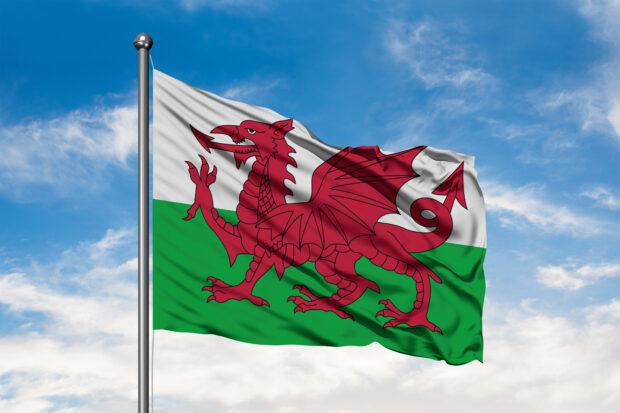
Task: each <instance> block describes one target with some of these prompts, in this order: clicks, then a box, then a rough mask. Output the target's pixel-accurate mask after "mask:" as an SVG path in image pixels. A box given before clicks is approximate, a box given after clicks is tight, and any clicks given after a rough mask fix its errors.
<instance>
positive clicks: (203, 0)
mask: <svg viewBox="0 0 620 413" xmlns="http://www.w3.org/2000/svg"><path fill="white" fill-rule="evenodd" d="M179 4H180V5H181V7H182V8H184V9H185V10H187V11H196V10H198V9H201V8H202V7H211V8H214V9H234V8H238V7H246V8H247V7H251V8H252V10H255V9H257V8H264V7H265V4H264V1H262V0H179Z"/></svg>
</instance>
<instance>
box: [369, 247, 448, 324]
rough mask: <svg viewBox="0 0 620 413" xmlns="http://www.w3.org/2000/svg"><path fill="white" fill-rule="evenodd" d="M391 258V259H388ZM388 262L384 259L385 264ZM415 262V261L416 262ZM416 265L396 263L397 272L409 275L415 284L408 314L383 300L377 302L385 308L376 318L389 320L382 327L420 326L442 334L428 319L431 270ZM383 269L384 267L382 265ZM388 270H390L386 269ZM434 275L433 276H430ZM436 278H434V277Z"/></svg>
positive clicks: (422, 265) (389, 264) (421, 265)
mask: <svg viewBox="0 0 620 413" xmlns="http://www.w3.org/2000/svg"><path fill="white" fill-rule="evenodd" d="M388 258H391V257H388ZM414 259H415V258H414ZM387 261H388V260H387V259H386V262H387ZM416 261H417V260H416ZM418 263H419V264H418V265H416V266H415V267H412V266H410V265H408V264H405V263H403V262H398V263H396V266H397V267H398V268H397V272H401V271H400V270H402V271H403V272H404V273H406V274H407V275H410V276H411V277H412V278H413V280H414V281H415V283H416V299H415V301H414V303H413V308H412V309H411V311H409V312H404V311H402V310H399V309H398V308H397V307H396V306H395V305H394V304H393V303H392V301H391V300H389V299H383V300H381V301H379V304H383V305H384V306H385V309H384V310H381V311H379V312H378V313H377V316H383V317H386V318H391V320H389V321H387V322H386V323H385V324H384V325H383V327H384V328H387V327H395V326H397V325H399V324H406V325H408V326H410V327H416V326H422V327H426V328H428V329H429V330H431V331H434V332H438V333H441V334H443V333H442V331H441V329H440V328H439V327H438V326H436V325H435V324H433V323H431V322H430V321H429V320H428V318H427V314H428V306H429V303H430V299H431V285H430V278H431V274H432V272H431V270H430V269H428V268H427V267H426V266H425V265H424V264H422V263H421V262H419V261H418ZM382 266H383V268H386V267H385V263H384V265H382ZM391 266H392V264H391V263H388V267H391ZM386 269H390V268H386ZM432 275H434V274H432ZM435 277H436V276H435Z"/></svg>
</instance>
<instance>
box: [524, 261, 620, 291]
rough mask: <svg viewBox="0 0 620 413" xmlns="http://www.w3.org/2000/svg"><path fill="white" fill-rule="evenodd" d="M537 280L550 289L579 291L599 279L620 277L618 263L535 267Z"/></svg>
mask: <svg viewBox="0 0 620 413" xmlns="http://www.w3.org/2000/svg"><path fill="white" fill-rule="evenodd" d="M537 271H538V274H537V277H536V278H537V280H538V282H539V283H541V284H543V285H546V286H547V287H550V288H556V289H560V290H569V291H574V290H579V289H581V288H583V287H585V286H586V285H590V284H592V283H594V282H595V281H596V280H598V279H600V278H613V277H620V263H602V264H585V265H582V266H580V267H577V266H576V265H574V264H571V265H564V266H560V265H546V266H540V267H537Z"/></svg>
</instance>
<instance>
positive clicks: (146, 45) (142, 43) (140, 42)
mask: <svg viewBox="0 0 620 413" xmlns="http://www.w3.org/2000/svg"><path fill="white" fill-rule="evenodd" d="M133 45H134V47H135V48H136V49H137V50H140V49H146V50H150V49H151V47H153V39H151V36H149V35H148V34H146V33H140V34H139V35H137V36H136V38H135V39H134V40H133Z"/></svg>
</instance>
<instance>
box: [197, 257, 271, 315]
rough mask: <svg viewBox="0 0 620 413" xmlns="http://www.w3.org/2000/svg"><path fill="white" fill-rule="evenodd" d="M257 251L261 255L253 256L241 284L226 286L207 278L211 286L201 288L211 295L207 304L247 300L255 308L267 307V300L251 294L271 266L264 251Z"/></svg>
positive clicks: (220, 281) (221, 282) (219, 281)
mask: <svg viewBox="0 0 620 413" xmlns="http://www.w3.org/2000/svg"><path fill="white" fill-rule="evenodd" d="M258 250H260V247H257V252H261V253H260V254H259V253H257V254H255V255H254V260H252V262H251V263H250V268H249V269H248V271H247V272H246V274H245V279H244V280H243V281H241V283H239V284H237V285H228V284H227V283H225V282H224V281H222V280H219V279H217V278H215V277H208V278H207V281H211V285H207V286H204V287H203V288H202V290H203V291H210V292H211V293H212V295H211V296H209V298H208V299H207V302H209V301H212V300H215V301H217V302H218V303H223V302H225V301H228V300H248V301H250V302H251V303H252V304H254V305H256V306H261V305H265V306H267V307H269V303H268V302H267V300H265V299H263V298H261V297H257V296H255V295H254V294H252V290H253V289H254V286H255V285H256V282H257V281H258V280H259V279H260V278H261V277H262V276H263V275H265V273H266V272H267V271H269V269H270V268H271V267H272V266H273V261H272V260H271V259H270V258H269V257H267V256H266V255H265V254H264V250H263V251H258Z"/></svg>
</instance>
